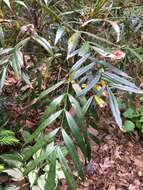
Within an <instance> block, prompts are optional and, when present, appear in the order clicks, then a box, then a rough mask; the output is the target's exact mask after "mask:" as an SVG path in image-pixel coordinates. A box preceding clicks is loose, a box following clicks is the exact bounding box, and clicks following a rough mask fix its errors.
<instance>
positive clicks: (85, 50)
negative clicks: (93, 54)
mask: <svg viewBox="0 0 143 190" xmlns="http://www.w3.org/2000/svg"><path fill="white" fill-rule="evenodd" d="M89 51H90V45H89V43H88V42H85V43H84V44H83V45H82V46H81V48H80V49H79V53H78V55H79V56H81V57H83V56H84V55H86V54H87V53H89Z"/></svg>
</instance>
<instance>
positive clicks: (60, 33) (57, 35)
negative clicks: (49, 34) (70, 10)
mask: <svg viewBox="0 0 143 190" xmlns="http://www.w3.org/2000/svg"><path fill="white" fill-rule="evenodd" d="M64 32H65V31H64V28H63V27H59V28H58V30H57V33H56V38H55V45H56V44H57V43H58V42H59V40H60V39H61V38H62V36H63V34H64Z"/></svg>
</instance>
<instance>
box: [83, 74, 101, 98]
mask: <svg viewBox="0 0 143 190" xmlns="http://www.w3.org/2000/svg"><path fill="white" fill-rule="evenodd" d="M100 77H101V75H100V74H98V75H97V76H96V77H95V78H94V79H93V80H92V81H91V82H90V83H89V84H88V86H87V87H85V88H84V89H83V91H82V92H81V94H80V96H81V95H83V94H87V92H88V91H90V90H91V89H92V88H93V87H94V86H95V84H97V83H98V82H99V80H100Z"/></svg>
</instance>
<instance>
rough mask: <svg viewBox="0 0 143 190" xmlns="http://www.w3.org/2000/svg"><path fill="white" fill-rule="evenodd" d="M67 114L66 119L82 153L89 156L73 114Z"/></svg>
mask: <svg viewBox="0 0 143 190" xmlns="http://www.w3.org/2000/svg"><path fill="white" fill-rule="evenodd" d="M65 113H66V118H67V122H68V125H69V127H70V129H71V132H72V134H73V136H74V138H75V139H76V141H77V143H78V145H79V147H80V149H81V151H82V153H83V154H84V155H85V156H87V152H86V146H85V142H84V140H83V137H82V136H81V134H80V131H79V128H78V126H77V124H76V122H75V120H74V119H73V117H72V116H71V114H70V113H69V112H67V111H66V112H65Z"/></svg>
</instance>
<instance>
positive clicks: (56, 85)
mask: <svg viewBox="0 0 143 190" xmlns="http://www.w3.org/2000/svg"><path fill="white" fill-rule="evenodd" d="M64 83H65V80H62V81H60V82H58V83H56V84H55V85H53V86H52V87H50V88H48V89H47V90H45V91H43V92H42V93H41V94H40V96H39V99H42V98H44V97H45V96H46V95H48V94H49V93H51V92H52V91H54V90H56V89H57V88H59V87H60V86H61V85H62V84H64Z"/></svg>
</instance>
